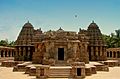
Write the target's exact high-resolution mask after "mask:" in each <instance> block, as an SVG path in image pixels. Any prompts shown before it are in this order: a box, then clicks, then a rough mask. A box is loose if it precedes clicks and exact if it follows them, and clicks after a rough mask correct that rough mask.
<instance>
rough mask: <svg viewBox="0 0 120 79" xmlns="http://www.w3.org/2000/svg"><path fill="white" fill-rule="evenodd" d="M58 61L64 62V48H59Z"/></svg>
mask: <svg viewBox="0 0 120 79" xmlns="http://www.w3.org/2000/svg"><path fill="white" fill-rule="evenodd" d="M58 60H64V48H58Z"/></svg>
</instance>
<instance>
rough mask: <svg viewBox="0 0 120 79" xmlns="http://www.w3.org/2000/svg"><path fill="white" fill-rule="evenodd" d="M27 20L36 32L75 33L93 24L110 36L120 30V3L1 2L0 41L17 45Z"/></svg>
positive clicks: (69, 0)
mask: <svg viewBox="0 0 120 79" xmlns="http://www.w3.org/2000/svg"><path fill="white" fill-rule="evenodd" d="M75 15H77V17H75ZM28 20H29V21H30V23H32V25H33V26H34V28H35V29H37V28H42V30H43V31H47V30H50V29H51V30H57V29H59V27H62V28H63V29H64V30H67V31H76V32H78V30H79V28H83V29H87V27H88V25H89V24H90V23H91V22H92V20H94V21H95V22H96V23H97V25H98V26H99V28H100V29H101V32H102V33H103V34H110V33H111V32H114V30H115V29H119V28H120V0H0V40H1V39H8V40H14V41H15V40H16V38H17V36H18V34H19V32H20V30H21V29H22V26H23V25H24V24H25V23H26V22H27V21H28Z"/></svg>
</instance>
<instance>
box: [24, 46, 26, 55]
mask: <svg viewBox="0 0 120 79" xmlns="http://www.w3.org/2000/svg"><path fill="white" fill-rule="evenodd" d="M25 55H26V49H25V47H23V56H25Z"/></svg>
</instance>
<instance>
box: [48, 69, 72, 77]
mask: <svg viewBox="0 0 120 79" xmlns="http://www.w3.org/2000/svg"><path fill="white" fill-rule="evenodd" d="M70 71H71V68H64V67H56V68H50V75H49V77H53V78H65V77H70Z"/></svg>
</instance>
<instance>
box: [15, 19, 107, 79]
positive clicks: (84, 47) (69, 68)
mask: <svg viewBox="0 0 120 79" xmlns="http://www.w3.org/2000/svg"><path fill="white" fill-rule="evenodd" d="M15 49H16V54H15V56H14V60H15V61H31V62H32V64H34V65H35V64H36V65H35V68H34V67H31V66H27V65H28V64H27V65H26V63H24V64H18V65H17V66H15V67H14V70H13V71H25V73H29V74H32V75H36V78H40V79H45V78H49V77H60V78H61V77H69V78H76V79H81V78H84V77H85V76H86V75H91V74H95V73H96V67H97V70H98V71H99V70H100V71H106V70H107V71H108V67H107V66H106V65H103V64H97V65H94V66H93V65H92V66H89V64H90V63H89V61H106V60H107V54H106V43H105V41H104V40H103V39H102V34H101V31H100V29H99V27H98V25H97V24H96V23H95V22H94V21H93V22H92V23H90V25H89V26H88V29H87V30H84V29H79V32H78V33H77V32H74V31H65V30H64V29H62V28H61V27H60V28H59V29H58V30H56V31H52V30H49V31H47V32H43V31H42V30H41V28H40V29H34V27H33V25H32V24H31V23H30V22H29V21H28V22H27V23H25V24H24V25H23V27H22V29H21V32H20V33H19V35H18V38H17V40H16V42H15ZM38 64H39V66H38Z"/></svg>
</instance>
